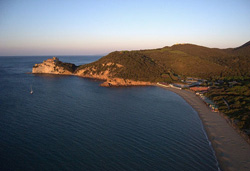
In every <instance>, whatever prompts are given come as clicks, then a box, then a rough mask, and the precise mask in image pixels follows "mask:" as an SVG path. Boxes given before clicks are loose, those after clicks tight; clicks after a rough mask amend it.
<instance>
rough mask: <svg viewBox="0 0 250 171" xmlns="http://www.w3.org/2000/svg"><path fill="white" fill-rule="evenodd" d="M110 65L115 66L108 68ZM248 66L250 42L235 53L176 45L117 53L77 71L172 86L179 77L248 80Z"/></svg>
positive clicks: (229, 50)
mask: <svg viewBox="0 0 250 171" xmlns="http://www.w3.org/2000/svg"><path fill="white" fill-rule="evenodd" d="M107 63H112V65H105V64H107ZM116 64H119V65H122V67H117V65H116ZM249 66H250V42H248V43H246V44H244V45H242V46H240V47H238V48H234V49H233V48H231V49H218V48H207V47H203V46H198V45H193V44H177V45H173V46H171V47H163V48H159V49H150V50H137V51H119V52H118V51H116V52H112V53H110V54H108V55H107V56H105V57H103V58H101V59H99V60H98V61H96V62H93V63H91V64H87V65H82V66H80V67H79V68H78V69H77V70H80V69H83V68H86V67H89V68H95V71H94V72H96V73H97V74H99V73H102V72H103V71H105V70H109V71H110V73H111V75H112V76H113V77H120V78H126V79H132V80H141V81H152V82H156V81H170V82H171V81H176V79H177V76H179V77H189V76H191V77H199V78H205V79H213V78H225V77H226V78H228V77H237V78H242V77H249V76H250V67H249ZM86 72H88V71H86Z"/></svg>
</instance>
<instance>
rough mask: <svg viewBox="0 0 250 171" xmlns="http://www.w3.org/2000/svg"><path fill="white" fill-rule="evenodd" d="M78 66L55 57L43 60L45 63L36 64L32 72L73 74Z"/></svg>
mask: <svg viewBox="0 0 250 171" xmlns="http://www.w3.org/2000/svg"><path fill="white" fill-rule="evenodd" d="M76 68H77V67H76V66H75V65H74V64H70V63H63V62H61V61H59V59H58V58H56V57H53V58H52V59H47V60H46V61H43V63H40V64H35V65H34V66H33V68H32V73H34V74H40V73H46V74H62V75H71V74H73V73H74V71H75V69H76Z"/></svg>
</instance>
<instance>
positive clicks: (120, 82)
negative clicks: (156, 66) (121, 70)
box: [101, 78, 153, 87]
mask: <svg viewBox="0 0 250 171" xmlns="http://www.w3.org/2000/svg"><path fill="white" fill-rule="evenodd" d="M147 85H153V84H152V83H150V82H146V81H133V80H128V79H123V78H112V79H108V80H107V81H105V82H104V83H102V84H101V86H103V87H119V86H147Z"/></svg>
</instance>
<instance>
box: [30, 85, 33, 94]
mask: <svg viewBox="0 0 250 171" xmlns="http://www.w3.org/2000/svg"><path fill="white" fill-rule="evenodd" d="M30 88H31V90H30V94H33V90H32V86H31V87H30Z"/></svg>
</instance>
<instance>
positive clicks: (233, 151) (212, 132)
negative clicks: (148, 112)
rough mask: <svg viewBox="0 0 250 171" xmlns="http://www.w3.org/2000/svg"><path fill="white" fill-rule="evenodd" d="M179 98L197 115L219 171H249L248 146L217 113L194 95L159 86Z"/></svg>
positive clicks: (249, 157)
mask: <svg viewBox="0 0 250 171" xmlns="http://www.w3.org/2000/svg"><path fill="white" fill-rule="evenodd" d="M159 87H161V88H164V89H166V90H169V91H171V92H174V93H175V94H177V95H179V96H181V97H182V98H183V99H184V100H185V101H186V102H187V103H188V104H189V105H190V106H191V107H192V108H193V109H194V110H195V111H196V112H197V113H198V115H199V117H200V119H201V121H202V124H203V127H204V130H205V132H206V135H207V137H208V140H209V141H210V142H211V145H212V148H213V150H214V152H215V156H216V158H217V161H218V163H219V168H220V169H221V170H230V171H231V170H232V171H236V170H237V171H238V170H241V171H244V170H246V171H247V170H250V145H249V144H248V143H247V142H246V140H245V139H243V137H241V136H240V135H239V133H238V132H236V130H235V129H234V128H233V127H232V126H231V125H229V123H227V121H226V119H225V118H224V117H222V116H221V115H220V114H219V113H218V112H212V111H211V110H210V109H209V108H208V107H207V106H206V105H205V104H204V103H203V102H202V100H201V99H200V98H198V97H197V96H196V95H195V94H194V93H192V92H189V91H186V90H179V89H174V88H167V87H163V86H159Z"/></svg>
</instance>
